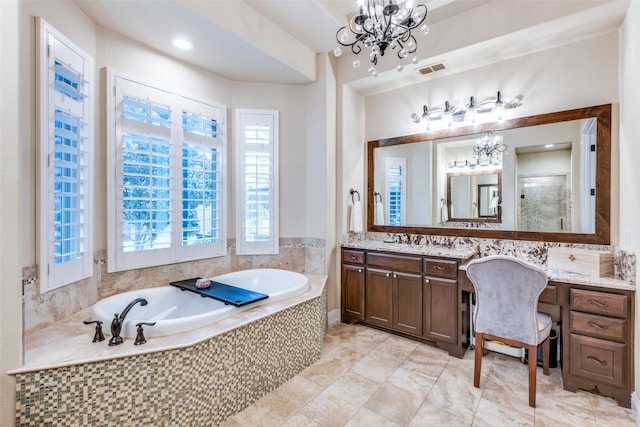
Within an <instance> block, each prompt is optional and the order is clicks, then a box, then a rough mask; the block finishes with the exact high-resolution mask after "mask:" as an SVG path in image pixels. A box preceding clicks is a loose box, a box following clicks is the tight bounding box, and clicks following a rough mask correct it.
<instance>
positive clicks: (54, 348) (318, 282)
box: [8, 274, 327, 374]
mask: <svg viewBox="0 0 640 427" xmlns="http://www.w3.org/2000/svg"><path fill="white" fill-rule="evenodd" d="M305 276H307V277H308V278H309V289H308V290H307V291H306V292H305V293H304V294H302V295H298V296H294V297H291V298H287V299H284V300H280V301H275V302H273V303H269V304H264V305H260V306H257V307H254V308H251V309H249V310H246V311H242V312H239V313H237V314H235V315H233V316H231V317H228V318H226V319H222V320H220V321H218V322H216V323H214V324H212V325H208V326H203V327H201V328H198V329H194V330H191V331H187V332H183V333H180V334H174V335H167V336H162V337H153V338H149V339H148V341H147V343H146V344H144V345H139V346H135V345H133V342H134V341H135V340H134V339H133V338H125V341H124V343H123V344H121V345H118V346H113V347H109V346H108V345H107V342H108V339H109V336H108V335H107V334H108V329H109V328H108V325H107V328H106V329H105V328H104V325H103V331H104V332H105V335H107V340H105V341H102V342H97V343H94V342H91V339H92V338H93V333H94V328H93V327H88V326H86V325H84V324H83V323H82V321H83V320H85V319H89V318H91V307H87V308H85V309H83V310H81V311H79V312H77V313H75V314H72V315H71V316H68V317H67V318H65V319H63V320H61V321H59V322H56V323H55V324H53V325H51V326H48V327H46V328H43V329H41V330H39V331H38V332H36V333H34V334H31V335H29V336H28V337H26V339H25V347H26V348H25V356H24V364H23V366H22V367H21V368H18V369H15V370H13V371H10V372H8V373H9V374H21V373H26V372H31V371H39V370H43V369H53V368H59V367H64V366H73V365H79V364H83V363H90V362H96V361H101V360H109V359H118V358H122V357H129V356H134V355H140V354H148V353H155V352H159V351H166V350H173V349H178V348H185V347H191V346H193V345H195V344H197V343H199V342H202V341H206V340H208V339H211V338H212V337H214V336H216V335H219V334H222V333H224V332H228V331H230V330H232V329H235V328H239V327H241V326H243V325H246V324H247V323H249V322H253V321H255V320H257V319H260V318H263V317H266V316H269V315H271V314H273V313H276V312H279V311H281V310H285V309H287V308H289V307H291V306H294V305H297V304H301V303H303V302H305V301H308V300H310V299H313V298H317V297H318V296H319V295H321V294H322V291H323V289H324V287H325V285H326V282H327V276H324V275H316V274H305Z"/></svg>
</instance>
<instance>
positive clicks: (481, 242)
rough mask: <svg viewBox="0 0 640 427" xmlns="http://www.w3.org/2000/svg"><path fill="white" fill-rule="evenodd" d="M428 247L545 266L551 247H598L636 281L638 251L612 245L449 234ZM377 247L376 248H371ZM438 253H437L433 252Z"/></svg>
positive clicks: (364, 236)
mask: <svg viewBox="0 0 640 427" xmlns="http://www.w3.org/2000/svg"><path fill="white" fill-rule="evenodd" d="M386 237H387V233H372V232H364V233H348V234H346V235H344V237H343V244H342V246H344V247H362V248H364V249H367V247H366V246H365V245H384V243H383V240H384V239H385V238H386ZM422 241H423V242H425V241H426V242H427V244H426V245H424V247H425V248H431V249H429V250H436V249H437V248H442V250H443V253H444V250H445V249H450V250H453V252H450V253H448V255H443V256H454V255H452V254H455V253H456V252H460V253H464V251H466V250H471V251H474V252H475V254H476V255H477V256H480V257H486V256H489V255H512V256H515V257H517V258H520V259H523V260H526V261H529V262H531V263H533V264H537V265H541V266H546V264H547V251H548V249H549V248H551V247H567V248H580V249H591V250H598V251H609V252H613V254H614V267H615V274H614V277H615V279H618V280H622V281H624V282H626V283H628V284H629V285H631V286H634V287H635V285H636V255H635V254H634V253H632V252H628V251H625V250H623V249H621V248H618V247H614V246H609V245H583V244H576V243H555V242H553V243H551V242H531V241H525V240H502V239H477V238H472V237H450V236H430V235H429V236H424V238H423V240H422ZM386 245H387V246H386V249H380V250H390V251H398V252H405V251H414V252H408V253H419V252H417V251H418V250H419V249H415V248H410V247H412V246H414V245H408V244H406V243H390V244H386ZM371 249H375V248H373V247H372V248H371ZM434 256H435V255H434Z"/></svg>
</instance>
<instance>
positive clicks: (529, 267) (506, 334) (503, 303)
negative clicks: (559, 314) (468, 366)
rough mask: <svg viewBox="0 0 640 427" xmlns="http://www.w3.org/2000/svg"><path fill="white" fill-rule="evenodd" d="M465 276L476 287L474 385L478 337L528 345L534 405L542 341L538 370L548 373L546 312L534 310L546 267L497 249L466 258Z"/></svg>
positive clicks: (479, 356) (479, 347) (480, 340)
mask: <svg viewBox="0 0 640 427" xmlns="http://www.w3.org/2000/svg"><path fill="white" fill-rule="evenodd" d="M467 276H468V277H469V279H470V280H471V282H472V283H473V286H474V288H475V292H476V311H475V319H474V322H475V346H476V349H475V364H474V372H473V385H474V386H475V387H480V371H481V368H482V352H483V348H482V347H483V340H497V341H500V342H503V343H505V344H508V345H511V346H514V347H522V348H527V349H528V350H529V406H531V407H535V406H536V366H537V360H536V359H537V358H536V355H537V354H538V352H537V348H538V345H539V344H541V343H542V349H543V350H542V354H543V365H542V366H543V373H544V374H545V375H549V333H550V332H551V323H552V322H551V316H549V315H548V314H546V313H540V312H538V298H539V297H540V294H541V293H542V291H543V290H544V288H545V287H546V285H547V273H546V272H545V271H544V270H543V269H541V268H540V267H537V266H535V265H533V264H530V263H527V262H524V261H521V260H519V259H517V258H513V257H508V256H501V255H496V256H489V257H486V258H480V259H476V260H473V261H471V262H470V263H469V265H468V266H467Z"/></svg>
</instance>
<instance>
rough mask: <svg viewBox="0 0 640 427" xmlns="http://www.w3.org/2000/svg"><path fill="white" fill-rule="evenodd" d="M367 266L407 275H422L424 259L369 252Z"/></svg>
mask: <svg viewBox="0 0 640 427" xmlns="http://www.w3.org/2000/svg"><path fill="white" fill-rule="evenodd" d="M367 266H369V267H379V268H386V269H389V270H393V271H403V272H406V273H422V258H420V257H409V256H403V255H390V254H381V253H376V252H369V253H368V254H367Z"/></svg>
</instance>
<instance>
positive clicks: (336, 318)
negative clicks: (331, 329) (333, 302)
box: [327, 308, 340, 325]
mask: <svg viewBox="0 0 640 427" xmlns="http://www.w3.org/2000/svg"><path fill="white" fill-rule="evenodd" d="M327 322H328V323H329V324H330V325H333V324H334V323H338V322H340V309H339V308H334V309H333V310H331V311H329V314H328V315H327Z"/></svg>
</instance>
